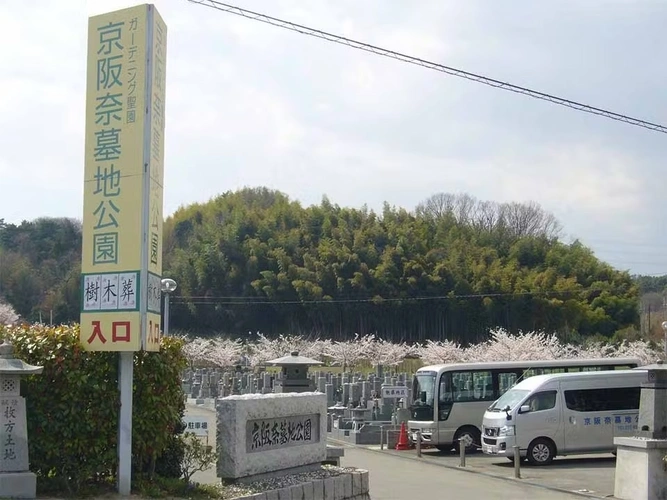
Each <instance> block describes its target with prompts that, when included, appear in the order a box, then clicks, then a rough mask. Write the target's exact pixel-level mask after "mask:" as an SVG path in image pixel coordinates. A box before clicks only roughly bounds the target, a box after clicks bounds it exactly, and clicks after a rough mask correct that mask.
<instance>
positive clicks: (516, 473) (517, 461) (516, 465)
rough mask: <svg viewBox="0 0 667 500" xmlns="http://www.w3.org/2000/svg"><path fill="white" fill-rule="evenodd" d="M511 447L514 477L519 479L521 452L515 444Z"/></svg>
mask: <svg viewBox="0 0 667 500" xmlns="http://www.w3.org/2000/svg"><path fill="white" fill-rule="evenodd" d="M512 448H513V450H514V477H515V478H517V479H521V452H520V451H519V446H518V445H516V444H515V445H514V446H512Z"/></svg>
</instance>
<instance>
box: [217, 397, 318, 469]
mask: <svg viewBox="0 0 667 500" xmlns="http://www.w3.org/2000/svg"><path fill="white" fill-rule="evenodd" d="M216 411H217V427H218V432H217V450H218V451H217V452H218V464H217V475H218V477H220V478H222V479H227V480H256V479H260V478H261V477H262V476H264V477H268V476H267V474H268V475H269V476H270V475H271V474H272V473H279V474H286V473H293V472H303V471H306V470H312V469H314V468H317V467H319V466H320V465H321V463H322V462H324V461H325V460H326V459H327V442H326V439H327V438H326V428H327V427H326V419H327V397H326V395H325V394H322V393H319V392H302V393H279V394H245V395H239V396H228V397H226V398H222V399H218V400H217V404H216Z"/></svg>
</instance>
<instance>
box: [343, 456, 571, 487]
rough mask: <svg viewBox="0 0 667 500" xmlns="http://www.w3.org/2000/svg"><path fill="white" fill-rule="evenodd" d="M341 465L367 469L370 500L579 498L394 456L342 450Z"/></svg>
mask: <svg viewBox="0 0 667 500" xmlns="http://www.w3.org/2000/svg"><path fill="white" fill-rule="evenodd" d="M341 465H344V466H350V467H351V466H354V467H359V468H363V469H368V471H369V472H370V473H369V481H370V497H371V499H372V500H412V499H414V498H433V499H436V498H447V500H477V499H483V498H489V499H491V498H492V499H494V500H518V499H530V500H569V499H572V500H574V499H576V498H581V497H580V496H577V495H569V494H567V493H563V492H562V491H550V490H547V489H544V488H540V487H536V486H531V485H530V484H526V483H518V482H514V481H506V480H502V479H498V478H493V477H489V476H484V475H482V474H474V473H470V472H465V471H460V470H452V469H446V468H444V467H441V466H438V465H436V464H433V463H429V461H418V460H411V459H410V458H406V457H405V456H400V455H398V454H397V453H377V452H374V451H370V450H366V449H363V448H346V449H345V457H344V458H343V459H342V461H341Z"/></svg>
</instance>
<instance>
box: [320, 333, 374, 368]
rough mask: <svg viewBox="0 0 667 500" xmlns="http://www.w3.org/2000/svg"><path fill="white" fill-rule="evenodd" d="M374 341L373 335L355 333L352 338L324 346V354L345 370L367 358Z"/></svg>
mask: <svg viewBox="0 0 667 500" xmlns="http://www.w3.org/2000/svg"><path fill="white" fill-rule="evenodd" d="M374 341H375V336H374V335H364V336H363V337H360V336H359V334H358V333H355V334H354V340H350V341H336V342H332V343H331V344H329V345H327V346H325V352H324V354H325V355H326V356H328V357H330V358H331V359H332V360H333V361H334V362H335V363H338V364H340V365H342V367H343V371H345V370H347V368H348V367H353V366H356V365H357V364H359V362H360V361H361V360H363V359H368V354H369V352H370V351H371V348H372V347H371V346H372V344H373V342H374Z"/></svg>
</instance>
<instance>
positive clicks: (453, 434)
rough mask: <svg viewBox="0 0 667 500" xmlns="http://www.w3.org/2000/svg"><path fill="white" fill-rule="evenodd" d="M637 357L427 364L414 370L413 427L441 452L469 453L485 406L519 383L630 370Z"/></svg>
mask: <svg viewBox="0 0 667 500" xmlns="http://www.w3.org/2000/svg"><path fill="white" fill-rule="evenodd" d="M640 364H641V362H640V360H638V359H634V358H607V359H549V360H523V361H498V362H484V363H451V364H442V365H432V366H424V367H423V368H420V369H419V370H417V372H416V373H415V377H414V380H413V382H412V401H411V402H410V419H409V421H408V429H409V433H410V437H411V438H412V439H413V440H414V439H415V438H416V436H417V430H419V431H421V436H422V442H423V443H424V444H425V445H431V446H435V447H436V448H438V449H439V450H441V451H446V450H450V449H452V447H456V448H457V447H458V445H459V443H463V444H464V445H465V447H466V451H467V452H472V451H475V450H478V449H479V448H480V447H481V432H482V418H483V417H484V411H486V409H487V408H488V407H489V405H490V404H491V403H493V402H494V401H495V400H496V399H498V398H499V397H500V396H502V395H503V394H504V393H505V391H507V390H508V389H509V388H510V387H512V386H514V385H515V384H516V383H517V382H520V381H521V380H523V379H526V378H528V377H532V376H534V375H544V374H550V373H571V372H588V371H608V370H628V369H630V368H635V367H637V366H639V365H640Z"/></svg>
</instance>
